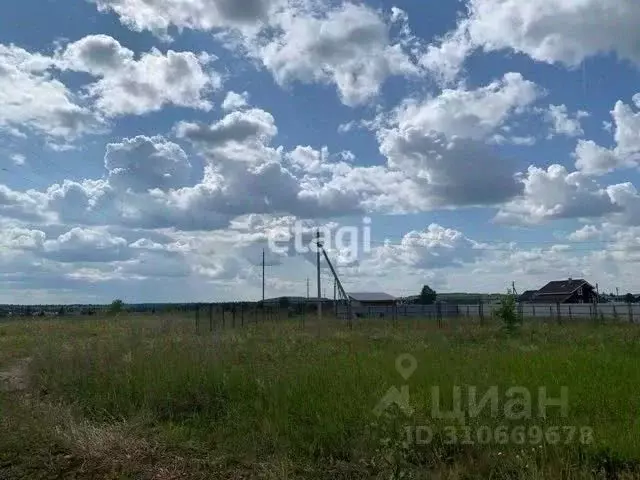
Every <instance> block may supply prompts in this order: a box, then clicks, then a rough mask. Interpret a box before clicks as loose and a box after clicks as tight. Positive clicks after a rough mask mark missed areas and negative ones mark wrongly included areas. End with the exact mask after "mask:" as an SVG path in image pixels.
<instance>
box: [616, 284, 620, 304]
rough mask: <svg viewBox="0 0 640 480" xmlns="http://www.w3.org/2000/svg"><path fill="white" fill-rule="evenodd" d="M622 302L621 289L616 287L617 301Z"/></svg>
mask: <svg viewBox="0 0 640 480" xmlns="http://www.w3.org/2000/svg"><path fill="white" fill-rule="evenodd" d="M618 300H620V289H619V288H618V287H616V301H618Z"/></svg>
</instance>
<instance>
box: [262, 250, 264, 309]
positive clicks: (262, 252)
mask: <svg viewBox="0 0 640 480" xmlns="http://www.w3.org/2000/svg"><path fill="white" fill-rule="evenodd" d="M262 305H264V248H263V249H262Z"/></svg>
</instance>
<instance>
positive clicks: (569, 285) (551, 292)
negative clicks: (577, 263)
mask: <svg viewBox="0 0 640 480" xmlns="http://www.w3.org/2000/svg"><path fill="white" fill-rule="evenodd" d="M596 298H597V295H596V292H595V288H594V287H593V285H591V284H590V283H589V282H587V281H586V280H584V279H582V278H578V279H572V278H569V279H568V280H558V281H554V282H549V283H547V284H546V285H545V286H544V287H542V288H541V289H540V290H538V291H537V292H536V293H535V295H533V297H532V298H531V300H529V301H530V302H532V303H593V302H594V301H595V300H596Z"/></svg>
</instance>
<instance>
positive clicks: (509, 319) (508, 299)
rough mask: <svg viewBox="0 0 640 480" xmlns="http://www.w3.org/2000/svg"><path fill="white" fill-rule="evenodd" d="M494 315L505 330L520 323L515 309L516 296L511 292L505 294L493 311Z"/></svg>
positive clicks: (513, 327) (511, 328)
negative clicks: (500, 321)
mask: <svg viewBox="0 0 640 480" xmlns="http://www.w3.org/2000/svg"><path fill="white" fill-rule="evenodd" d="M495 316H496V317H497V318H499V319H500V320H502V322H503V323H504V326H505V327H506V328H507V330H513V329H515V328H516V327H517V326H518V324H519V323H520V318H518V312H517V311H516V297H515V296H514V295H512V294H511V293H508V294H507V295H505V296H504V297H503V298H502V300H501V301H500V307H499V308H498V309H497V310H496V311H495Z"/></svg>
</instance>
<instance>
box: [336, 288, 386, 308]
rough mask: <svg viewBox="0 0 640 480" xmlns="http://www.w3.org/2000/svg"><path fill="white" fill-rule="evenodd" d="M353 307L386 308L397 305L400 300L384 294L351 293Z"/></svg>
mask: <svg viewBox="0 0 640 480" xmlns="http://www.w3.org/2000/svg"><path fill="white" fill-rule="evenodd" d="M347 295H349V299H350V300H351V306H352V307H356V308H358V307H385V306H390V305H395V304H396V303H398V299H397V298H396V297H394V296H393V295H389V294H388V293H383V292H361V293H349V294H347Z"/></svg>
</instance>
